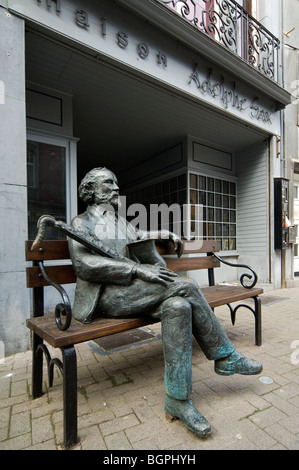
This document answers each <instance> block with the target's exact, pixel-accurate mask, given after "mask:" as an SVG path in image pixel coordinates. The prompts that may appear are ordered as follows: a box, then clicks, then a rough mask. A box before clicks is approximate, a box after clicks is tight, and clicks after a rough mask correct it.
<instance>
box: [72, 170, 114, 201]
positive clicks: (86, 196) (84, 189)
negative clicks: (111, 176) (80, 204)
mask: <svg viewBox="0 0 299 470" xmlns="http://www.w3.org/2000/svg"><path fill="white" fill-rule="evenodd" d="M103 170H104V171H105V170H107V168H105V167H98V168H93V169H92V170H90V171H89V172H88V173H87V174H86V175H85V176H84V178H83V179H82V181H81V183H80V185H79V188H78V193H79V197H80V198H81V199H82V201H84V202H85V203H86V204H87V205H90V204H92V203H93V198H94V184H95V182H96V180H97V177H98V176H99V173H100V172H101V171H103Z"/></svg>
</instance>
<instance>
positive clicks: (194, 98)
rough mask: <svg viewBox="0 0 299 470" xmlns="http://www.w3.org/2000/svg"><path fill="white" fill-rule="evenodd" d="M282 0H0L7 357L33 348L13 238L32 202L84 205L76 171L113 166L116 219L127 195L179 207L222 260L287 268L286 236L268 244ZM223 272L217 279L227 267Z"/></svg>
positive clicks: (287, 91)
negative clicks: (215, 242)
mask: <svg viewBox="0 0 299 470" xmlns="http://www.w3.org/2000/svg"><path fill="white" fill-rule="evenodd" d="M283 3H284V2H281V1H280V0H252V1H249V0H244V1H243V0H240V1H238V2H237V1H235V0H228V1H221V0H196V1H195V0H189V1H188V0H186V1H175V0H173V1H170V0H142V1H140V0H127V1H125V0H117V1H111V0H101V1H100V2H95V1H91V0H87V1H85V2H80V0H23V1H22V2H18V1H13V0H5V1H0V24H1V31H2V39H1V58H0V61H1V62H0V71H1V72H0V73H1V76H0V102H1V104H0V113H1V144H2V145H1V161H2V165H1V168H2V178H1V199H0V201H1V202H0V208H1V220H2V224H1V232H2V233H1V240H2V249H1V255H0V256H1V264H0V265H1V268H0V269H1V273H0V276H1V291H0V305H1V312H0V315H1V317H0V322H1V330H0V335H1V338H0V339H1V341H2V344H3V345H4V350H5V354H11V353H14V352H17V351H22V350H25V349H27V348H28V347H29V334H28V332H27V331H26V318H28V317H29V315H30V309H31V299H30V293H29V292H28V289H26V280H25V263H24V241H25V240H26V239H28V238H29V239H32V238H34V237H35V234H36V222H37V220H38V218H39V217H40V216H41V215H42V214H50V215H53V216H55V217H56V218H57V219H59V220H65V221H67V222H69V221H70V220H71V218H72V217H73V216H75V215H76V214H77V213H78V212H81V211H82V210H84V208H83V207H82V206H81V203H80V201H78V200H77V184H78V182H79V181H80V180H81V178H82V177H83V176H84V175H85V173H86V172H87V171H88V170H90V169H91V168H94V167H97V166H106V167H107V168H109V169H111V170H112V171H114V172H115V173H116V175H117V176H118V178H119V184H120V188H121V193H122V194H123V195H125V196H126V198H125V206H124V208H123V209H122V210H123V211H124V215H125V216H128V217H131V219H133V220H134V217H135V218H136V212H135V209H136V207H137V206H136V204H142V205H143V206H144V207H146V208H147V215H148V220H149V221H151V220H153V219H151V216H152V217H154V215H155V214H156V212H157V211H158V209H159V208H160V207H161V205H165V206H166V207H167V208H168V210H169V209H170V208H171V207H174V206H175V207H176V208H183V207H184V208H187V209H186V211H185V212H182V213H183V217H181V219H180V221H181V222H184V224H179V225H176V227H175V228H176V229H177V230H182V232H181V233H180V234H181V235H183V237H184V238H186V239H192V240H198V241H200V240H201V239H203V238H213V239H215V238H217V239H219V240H220V241H221V248H222V252H221V254H222V255H223V256H224V257H225V258H226V259H227V260H228V261H232V262H234V261H238V262H239V263H242V264H244V263H245V264H250V265H251V266H253V267H254V269H255V270H256V272H257V274H258V277H259V282H261V283H267V284H269V285H271V286H272V287H274V288H277V287H280V286H281V285H282V284H283V283H284V282H285V281H286V280H291V279H293V273H292V272H288V269H287V268H286V266H287V261H288V257H289V256H293V255H292V249H293V248H292V245H290V244H289V243H288V242H286V241H285V240H284V241H283V240H281V246H278V245H277V243H276V242H275V233H276V231H277V218H275V211H276V209H277V208H276V204H275V201H274V196H275V194H274V193H275V184H274V182H275V181H276V180H281V181H282V180H286V179H288V175H287V174H286V172H285V163H284V162H285V161H286V156H287V155H286V151H287V149H286V146H285V135H286V132H285V127H286V126H285V118H286V117H285V116H286V115H285V113H286V111H285V110H286V109H288V105H289V104H290V103H291V93H292V90H291V87H285V82H284V74H283V63H284V60H286V53H285V49H284V47H283V43H282V37H283V26H284V25H283V22H282V20H281V18H282V11H283V5H282V4H283ZM290 29H291V28H290ZM289 107H290V108H292V105H291V106H289ZM292 178H293V176H292ZM291 184H293V183H291ZM169 214H170V211H169ZM287 215H288V216H289V218H291V217H292V214H287ZM169 217H170V216H169ZM173 217H174V216H173V214H172V218H171V217H170V219H169V221H170V222H169V223H170V224H172V225H173V223H174V220H173ZM280 222H281V221H280ZM182 226H183V229H182ZM283 233H285V232H283ZM57 235H58V234H57V233H51V232H50V231H49V233H47V238H51V237H57ZM283 236H284V235H283ZM218 271H219V274H218V277H217V279H216V280H217V281H218V282H219V281H220V282H222V281H236V280H237V279H238V274H239V273H238V270H237V269H230V270H229V271H228V270H227V269H225V268H221V270H218ZM194 277H195V279H196V280H197V281H198V283H199V284H200V285H203V284H206V283H207V280H206V279H204V278H202V277H201V276H200V275H199V274H195V275H194ZM55 302H56V300H55V299H54V298H53V295H52V294H49V299H48V304H49V308H50V307H51V304H53V305H54V304H55ZM53 305H52V306H53Z"/></svg>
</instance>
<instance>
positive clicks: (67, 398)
mask: <svg viewBox="0 0 299 470" xmlns="http://www.w3.org/2000/svg"><path fill="white" fill-rule="evenodd" d="M61 351H62V355H63V421H64V446H65V448H66V449H68V448H70V447H72V446H73V445H74V444H76V443H77V442H78V435H77V432H78V429H77V357H76V350H75V347H74V346H73V345H71V346H67V347H64V348H61Z"/></svg>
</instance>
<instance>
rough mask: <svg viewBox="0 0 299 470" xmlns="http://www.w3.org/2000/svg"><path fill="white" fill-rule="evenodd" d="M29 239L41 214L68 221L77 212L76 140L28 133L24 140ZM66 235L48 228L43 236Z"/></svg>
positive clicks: (57, 236) (49, 238)
mask: <svg viewBox="0 0 299 470" xmlns="http://www.w3.org/2000/svg"><path fill="white" fill-rule="evenodd" d="M27 198H28V238H29V240H33V239H34V238H35V236H36V233H37V221H38V219H39V218H40V217H41V216H42V215H45V214H47V215H51V216H53V217H55V219H56V220H62V221H63V222H67V223H69V222H70V220H71V218H72V217H74V216H75V215H76V213H77V181H76V142H75V141H72V140H69V139H62V138H56V137H48V136H46V135H39V134H29V135H28V140H27ZM59 238H65V237H64V235H63V234H61V233H59V232H57V230H56V229H54V228H52V227H50V226H49V227H47V233H46V234H45V239H47V240H51V239H59Z"/></svg>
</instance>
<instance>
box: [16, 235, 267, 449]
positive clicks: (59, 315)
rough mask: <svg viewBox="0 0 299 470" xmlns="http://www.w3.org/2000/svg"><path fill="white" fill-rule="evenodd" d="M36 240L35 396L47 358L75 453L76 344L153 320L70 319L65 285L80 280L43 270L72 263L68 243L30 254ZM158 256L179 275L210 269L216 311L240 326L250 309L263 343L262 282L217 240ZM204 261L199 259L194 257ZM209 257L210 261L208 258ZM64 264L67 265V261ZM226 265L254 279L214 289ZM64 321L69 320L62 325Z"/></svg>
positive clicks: (32, 271) (32, 272)
mask: <svg viewBox="0 0 299 470" xmlns="http://www.w3.org/2000/svg"><path fill="white" fill-rule="evenodd" d="M32 243H33V241H26V242H25V252H26V261H31V262H32V266H30V267H27V268H26V279H27V287H28V288H32V290H33V311H32V317H31V318H30V319H28V320H27V327H28V328H29V329H30V330H31V332H32V397H33V398H38V397H41V396H42V394H43V390H42V386H43V356H45V358H46V362H47V367H48V380H49V386H50V387H51V386H52V385H53V369H54V366H55V365H56V366H57V367H58V368H59V369H60V371H61V373H62V377H63V422H64V447H65V448H66V449H68V448H71V447H72V446H74V445H75V444H76V443H77V442H78V428H77V358H76V350H75V345H76V344H79V343H82V342H85V341H92V340H94V339H97V338H101V337H105V336H108V335H112V334H114V333H119V332H122V331H127V330H131V329H134V328H139V327H142V326H146V325H151V324H153V323H155V322H154V320H153V318H152V317H140V318H130V319H105V318H101V319H96V320H94V321H92V323H90V324H82V323H81V322H78V321H77V320H75V319H72V318H71V305H70V301H69V298H68V295H67V293H66V291H65V290H64V288H63V287H62V284H72V283H75V282H76V275H75V272H74V269H73V266H72V264H61V261H60V264H59V263H57V264H55V265H53V264H52V263H50V264H49V265H48V266H44V262H48V261H51V262H53V261H56V262H57V261H58V260H68V259H69V258H70V255H69V250H68V243H67V241H66V240H55V241H49V240H44V241H42V242H41V243H40V245H39V247H38V248H35V249H34V250H31V246H32ZM157 248H158V251H159V252H160V254H161V255H162V256H165V261H166V263H167V267H168V268H169V269H171V270H173V271H175V272H185V271H191V270H198V269H207V271H208V280H209V286H208V287H204V288H201V290H202V292H203V294H204V295H205V297H206V299H207V301H208V302H209V305H210V306H211V308H212V309H214V308H215V307H219V306H221V305H228V307H229V309H230V313H231V320H232V323H233V324H235V319H236V312H237V310H238V309H239V308H241V307H245V308H247V309H249V310H251V312H252V313H253V314H254V317H255V344H256V345H257V346H261V344H262V319H261V299H260V297H259V296H260V295H261V294H263V289H260V288H256V287H254V286H255V285H256V282H257V276H256V273H255V272H254V271H253V270H252V268H250V267H248V266H246V265H238V264H231V263H229V262H227V261H225V260H222V259H221V258H220V257H219V256H218V255H216V254H215V253H217V252H219V251H220V248H219V243H218V241H215V240H208V241H204V242H203V244H202V246H201V248H200V249H198V250H196V251H194V250H189V251H188V250H184V253H183V256H182V257H181V258H179V259H178V258H176V256H167V255H173V254H174V251H173V245H172V244H171V243H168V244H167V243H164V244H163V245H162V244H161V245H160V244H158V245H157ZM195 253H196V254H199V255H200V256H195V257H194V254H195ZM205 255H206V256H205ZM63 262H65V261H63ZM221 262H223V263H225V264H227V265H229V266H239V267H242V268H246V269H247V270H249V271H250V272H251V274H243V275H242V276H241V278H240V281H241V284H242V286H235V285H215V277H214V269H215V268H218V267H220V263H221ZM252 276H253V281H252V282H251V283H250V285H246V283H245V281H244V279H245V277H247V278H248V279H252ZM48 285H52V286H53V287H55V288H56V289H57V290H58V291H59V293H60V295H61V297H62V303H60V304H58V305H57V306H56V309H55V313H54V314H47V315H45V314H44V287H45V286H48ZM246 299H253V300H254V307H251V306H250V305H247V304H243V303H241V304H238V305H237V306H236V307H233V306H232V305H231V304H232V303H234V302H240V301H242V300H246ZM62 320H64V321H62ZM44 341H45V342H47V343H48V344H50V345H51V346H52V347H54V348H59V349H60V350H61V352H62V361H61V360H60V359H58V358H53V359H52V358H51V355H50V352H49V349H48V347H47V346H46V344H44Z"/></svg>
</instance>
